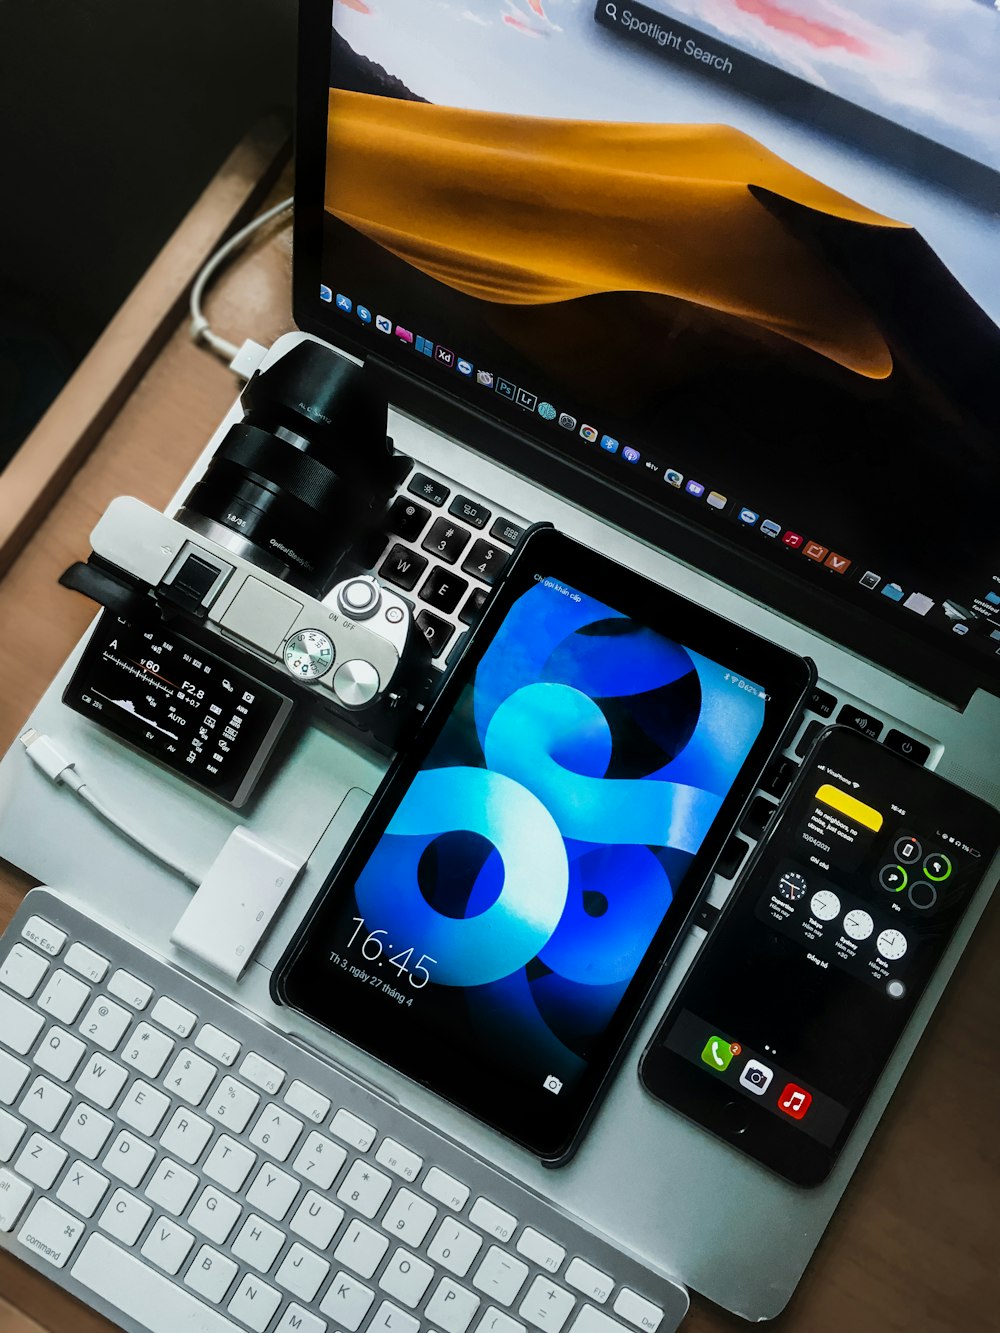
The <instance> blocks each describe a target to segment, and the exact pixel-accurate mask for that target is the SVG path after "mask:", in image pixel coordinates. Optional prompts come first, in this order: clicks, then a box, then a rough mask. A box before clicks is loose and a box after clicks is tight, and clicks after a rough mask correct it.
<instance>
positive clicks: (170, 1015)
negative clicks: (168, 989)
mask: <svg viewBox="0 0 1000 1333" xmlns="http://www.w3.org/2000/svg"><path fill="white" fill-rule="evenodd" d="M149 1016H150V1018H151V1019H152V1020H153V1022H154V1023H159V1025H160V1027H161V1028H166V1029H167V1031H168V1032H172V1033H173V1035H174V1036H175V1037H180V1039H181V1041H186V1040H187V1038H188V1037H190V1035H191V1033H192V1032H193V1031H194V1025H195V1023H196V1022H197V1021H198V1020H197V1018H196V1017H195V1015H194V1014H193V1013H192V1012H191V1010H190V1009H185V1008H183V1006H182V1005H179V1004H178V1003H177V1001H176V1000H172V999H171V998H170V996H169V995H161V996H160V998H159V999H158V1000H157V1001H156V1003H155V1004H154V1005H153V1009H152V1012H151V1013H150V1015H149Z"/></svg>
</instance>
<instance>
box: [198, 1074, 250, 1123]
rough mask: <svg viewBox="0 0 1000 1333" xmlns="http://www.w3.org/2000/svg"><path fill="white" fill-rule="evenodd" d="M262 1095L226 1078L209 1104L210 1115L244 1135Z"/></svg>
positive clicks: (232, 1079)
mask: <svg viewBox="0 0 1000 1333" xmlns="http://www.w3.org/2000/svg"><path fill="white" fill-rule="evenodd" d="M259 1101H260V1095H259V1094H258V1093H256V1092H254V1090H253V1089H252V1088H248V1087H246V1086H245V1085H244V1084H243V1083H237V1082H236V1080H235V1079H234V1078H224V1079H223V1080H222V1082H221V1083H220V1084H219V1086H218V1087H217V1088H216V1090H215V1092H214V1094H213V1095H212V1098H211V1100H210V1101H209V1103H208V1108H207V1109H208V1114H209V1115H210V1116H211V1117H212V1119H213V1120H218V1121H219V1123H220V1124H222V1125H225V1126H226V1128H227V1129H231V1130H232V1131H233V1133H234V1134H242V1133H243V1131H244V1130H245V1129H246V1127H247V1125H248V1124H249V1123H250V1117H251V1116H252V1115H253V1113H254V1111H256V1109H257V1104H258V1102H259Z"/></svg>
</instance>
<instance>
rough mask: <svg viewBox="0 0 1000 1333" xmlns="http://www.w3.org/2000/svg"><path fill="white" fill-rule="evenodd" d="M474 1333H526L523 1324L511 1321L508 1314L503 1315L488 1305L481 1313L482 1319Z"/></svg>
mask: <svg viewBox="0 0 1000 1333" xmlns="http://www.w3.org/2000/svg"><path fill="white" fill-rule="evenodd" d="M475 1333H527V1330H526V1329H525V1327H524V1325H523V1324H519V1323H518V1322H517V1320H516V1319H511V1317H510V1315H509V1314H504V1312H503V1311H502V1310H498V1309H497V1307H496V1306H495V1305H488V1306H487V1307H486V1309H485V1310H484V1311H483V1317H482V1319H480V1321H479V1323H478V1324H477V1325H476V1327H475Z"/></svg>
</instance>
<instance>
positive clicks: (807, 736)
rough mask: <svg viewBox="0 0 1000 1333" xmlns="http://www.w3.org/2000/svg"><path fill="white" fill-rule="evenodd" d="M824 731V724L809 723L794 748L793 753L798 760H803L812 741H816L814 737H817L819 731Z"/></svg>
mask: <svg viewBox="0 0 1000 1333" xmlns="http://www.w3.org/2000/svg"><path fill="white" fill-rule="evenodd" d="M825 730H826V723H825V722H816V721H812V722H810V723H809V725H808V726H807V727H806V729H805V731H804V732H803V733H802V735H801V736H800V737H799V743H798V745H796V747H795V753H796V754H797V755H798V757H799V758H800V759H804V758H805V756H806V755H807V754H808V753H809V751H810V750H811V749H812V743H813V741H814V740H815V739H816V737H817V736H818V735H819V733H820V732H821V731H825Z"/></svg>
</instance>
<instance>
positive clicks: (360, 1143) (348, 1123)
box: [330, 1109, 376, 1152]
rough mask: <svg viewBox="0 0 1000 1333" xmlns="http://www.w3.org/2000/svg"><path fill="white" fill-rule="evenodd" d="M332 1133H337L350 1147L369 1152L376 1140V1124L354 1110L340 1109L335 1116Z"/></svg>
mask: <svg viewBox="0 0 1000 1333" xmlns="http://www.w3.org/2000/svg"><path fill="white" fill-rule="evenodd" d="M330 1133H331V1134H336V1136H337V1138H338V1139H342V1140H343V1142H344V1143H346V1144H347V1145H348V1147H350V1148H356V1149H357V1150H358V1152H367V1151H368V1149H369V1148H370V1147H371V1146H372V1144H373V1143H374V1142H375V1134H376V1130H375V1126H374V1125H369V1124H368V1122H367V1121H366V1120H362V1119H361V1118H360V1117H359V1116H356V1115H355V1114H354V1112H353V1111H345V1110H343V1109H341V1110H339V1111H338V1112H337V1114H336V1115H335V1116H334V1117H333V1121H332V1123H331V1125H330Z"/></svg>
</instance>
